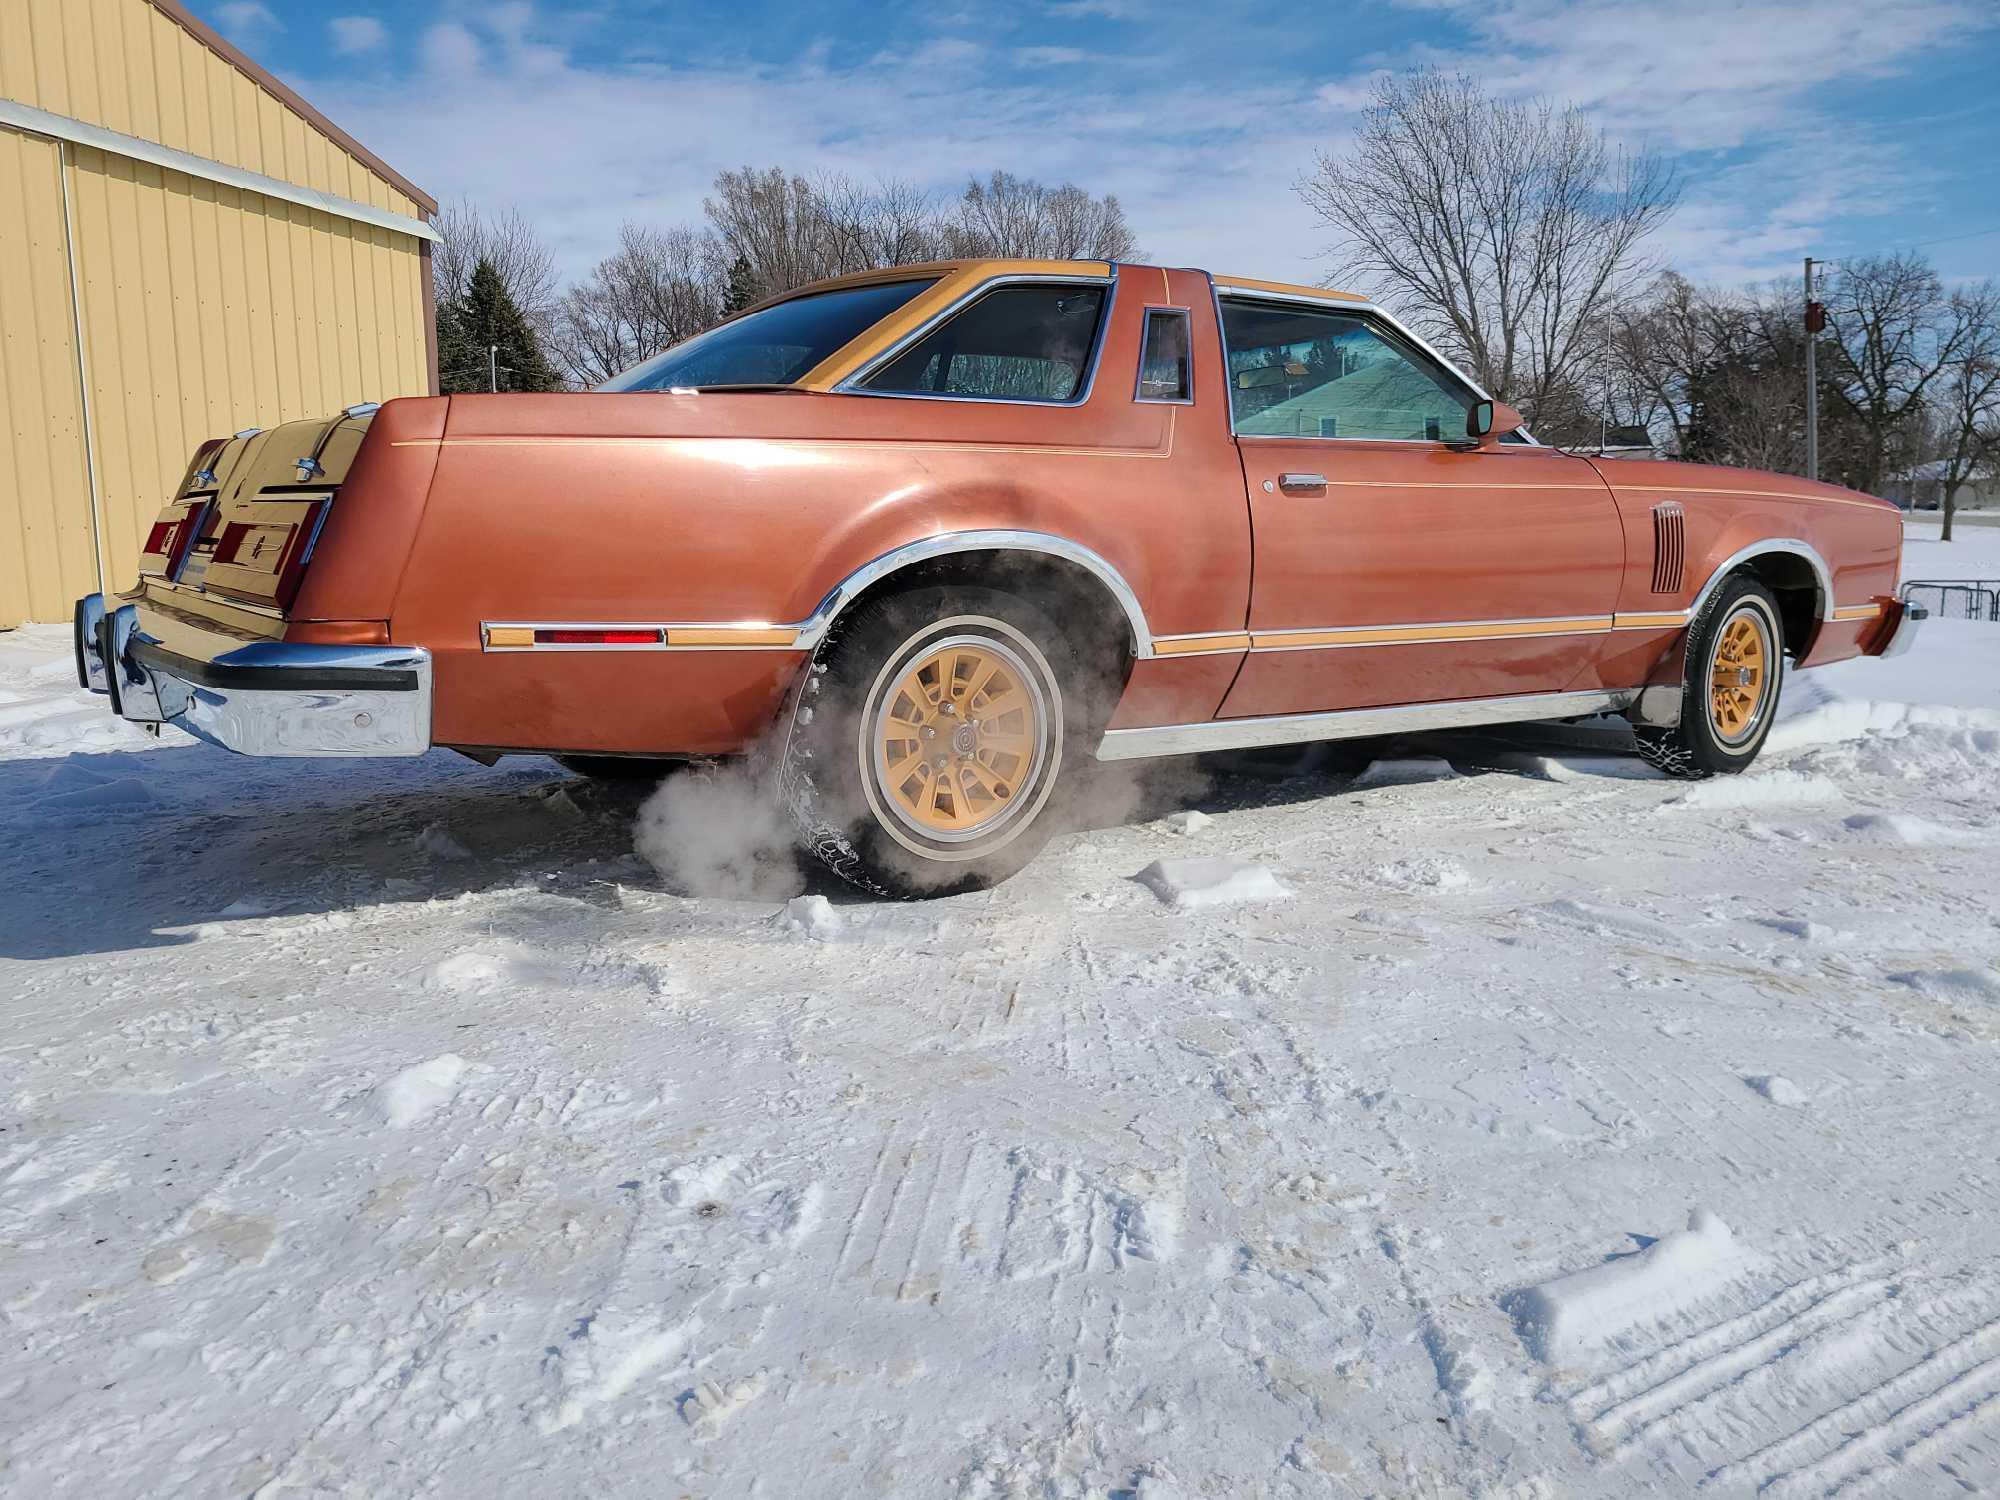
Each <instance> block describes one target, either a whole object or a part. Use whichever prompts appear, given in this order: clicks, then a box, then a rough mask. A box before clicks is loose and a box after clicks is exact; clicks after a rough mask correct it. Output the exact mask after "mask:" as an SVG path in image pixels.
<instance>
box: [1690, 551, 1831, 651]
mask: <svg viewBox="0 0 2000 1500" xmlns="http://www.w3.org/2000/svg"><path fill="white" fill-rule="evenodd" d="M1777 553H1783V554H1786V555H1789V556H1793V557H1803V558H1804V559H1805V560H1806V561H1807V562H1809V563H1811V564H1812V570H1813V578H1814V581H1815V582H1816V583H1817V584H1818V586H1819V600H1818V602H1817V604H1816V606H1815V608H1814V610H1813V614H1814V617H1815V618H1817V619H1818V620H1819V621H1820V622H1821V623H1822V624H1824V623H1825V622H1826V621H1828V620H1830V619H1832V618H1833V610H1834V603H1833V570H1832V569H1831V568H1829V567H1827V565H1826V559H1825V558H1823V557H1821V556H1820V555H1819V553H1818V551H1816V550H1815V549H1814V547H1813V545H1812V544H1811V543H1810V542H1805V541H1801V540H1800V539H1799V538H1797V537H1795V536H1777V537H1766V538H1764V540H1762V541H1760V542H1752V543H1751V544H1750V545H1749V546H1747V547H1743V548H1740V549H1738V550H1737V551H1735V552H1732V553H1730V554H1729V556H1728V557H1726V558H1724V559H1723V560H1722V562H1721V563H1720V564H1719V565H1717V567H1716V568H1715V569H1714V571H1713V572H1711V573H1710V574H1709V575H1708V582H1706V583H1704V584H1703V585H1702V586H1701V591H1700V592H1699V593H1697V594H1696V595H1695V596H1694V602H1693V603H1692V604H1690V605H1689V606H1688V618H1689V619H1690V620H1692V619H1694V618H1695V617H1696V616H1698V615H1699V614H1700V613H1701V611H1702V607H1703V606H1704V605H1706V604H1707V603H1708V601H1709V600H1710V599H1712V598H1714V597H1715V591H1716V590H1717V589H1719V588H1721V587H1722V582H1723V580H1724V579H1725V578H1727V577H1728V576H1729V574H1730V573H1731V571H1733V570H1734V569H1735V568H1737V567H1739V566H1740V565H1742V564H1743V563H1746V562H1750V561H1752V560H1753V559H1755V558H1759V557H1765V556H1770V555H1772V554H1777ZM1801 644H1803V643H1801Z"/></svg>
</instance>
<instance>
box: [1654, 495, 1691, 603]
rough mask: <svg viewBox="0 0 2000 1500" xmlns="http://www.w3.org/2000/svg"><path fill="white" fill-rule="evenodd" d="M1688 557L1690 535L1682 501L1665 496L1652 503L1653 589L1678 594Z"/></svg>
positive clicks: (1658, 592) (1657, 591) (1658, 591)
mask: <svg viewBox="0 0 2000 1500" xmlns="http://www.w3.org/2000/svg"><path fill="white" fill-rule="evenodd" d="M1686 561H1687V535H1686V532H1685V530H1684V529H1683V520H1682V513H1681V507H1680V502H1679V501H1678V500H1663V501H1661V502H1660V503H1659V504H1658V505H1656V506H1654V507H1653V592H1654V593H1656V594H1678V593H1679V592H1680V591H1681V568H1682V566H1683V564H1685V563H1686Z"/></svg>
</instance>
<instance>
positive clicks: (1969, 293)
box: [1936, 281, 2000, 542]
mask: <svg viewBox="0 0 2000 1500" xmlns="http://www.w3.org/2000/svg"><path fill="white" fill-rule="evenodd" d="M1951 301H1952V313H1951V319H1952V322H1953V323H1954V325H1955V326H1956V327H1957V328H1958V329H1959V330H1960V332H1961V334H1962V339H1961V342H1960V344H1959V349H1958V353H1957V357H1956V358H1955V359H1954V360H1953V362H1952V364H1951V367H1950V369H1949V370H1948V371H1947V373H1946V375H1945V380H1944V385H1943V388H1942V390H1941V391H1940V393H1939V396H1938V400H1937V403H1936V406H1937V417H1938V423H1937V425H1938V428H1939V432H1938V438H1939V444H1938V446H1939V447H1940V448H1941V449H1942V450H1943V458H1942V460H1941V463H1942V467H1941V470H1940V473H1939V476H1938V477H1939V490H1940V494H1939V502H1938V503H1939V505H1940V507H1941V508H1942V511H1943V516H1944V529H1943V533H1942V536H1943V539H1944V540H1945V541H1947V542H1948V541H1950V540H1951V522H1952V517H1953V516H1954V515H1955V514H1956V513H1957V510H1958V491H1959V489H1960V487H1961V486H1963V485H1964V484H1965V483H1966V481H1967V480H1969V479H1971V478H1972V477H1973V475H1974V474H1976V473H1978V472H1979V471H1981V470H1983V469H1990V468H1991V467H1992V466H1993V465H1994V463H1995V461H1996V460H2000V285H1996V284H1995V283H1993V282H1991V281H1984V282H1981V283H1980V284H1979V285H1977V286H1974V287H1970V288H1967V289H1966V290H1964V291H1961V292H1958V293H1956V294H1954V295H1953V297H1952V299H1951Z"/></svg>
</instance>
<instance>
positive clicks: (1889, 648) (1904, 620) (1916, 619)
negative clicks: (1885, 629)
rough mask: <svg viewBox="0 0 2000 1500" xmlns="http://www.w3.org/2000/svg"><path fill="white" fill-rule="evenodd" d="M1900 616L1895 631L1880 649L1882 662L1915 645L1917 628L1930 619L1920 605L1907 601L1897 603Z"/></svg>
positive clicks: (1929, 614)
mask: <svg viewBox="0 0 2000 1500" xmlns="http://www.w3.org/2000/svg"><path fill="white" fill-rule="evenodd" d="M1897 604H1898V606H1899V608H1900V609H1901V611H1902V612H1901V614H1900V615H1898V616H1897V619H1896V625H1895V629H1894V630H1893V631H1891V632H1890V635H1889V642H1888V644H1887V645H1885V646H1884V647H1883V648H1882V660H1884V661H1887V660H1889V658H1890V657H1892V656H1901V655H1902V654H1903V653H1904V652H1905V651H1907V650H1909V649H1910V647H1911V646H1913V645H1915V644H1916V640H1917V627H1918V626H1920V625H1922V624H1923V623H1924V621H1926V620H1928V619H1929V618H1930V617H1931V612H1930V611H1929V610H1928V609H1926V608H1924V606H1923V605H1921V604H1912V603H1910V602H1909V600H1907V599H1900V600H1898V601H1897Z"/></svg>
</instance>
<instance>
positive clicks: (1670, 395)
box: [1601, 271, 1744, 453]
mask: <svg viewBox="0 0 2000 1500" xmlns="http://www.w3.org/2000/svg"><path fill="white" fill-rule="evenodd" d="M1743 324H1744V312H1743V309H1742V307H1741V306H1740V305H1739V303H1738V302H1736V301H1735V300H1732V299H1730V298H1726V297H1723V296H1721V295H1719V294H1717V293H1714V292H1706V291H1703V290H1702V289H1701V288H1699V287H1697V286H1696V285H1695V284H1694V283H1693V282H1691V281H1689V280H1688V279H1687V278H1686V277H1685V276H1682V275H1681V274H1680V273H1679V272H1678V271H1663V272H1661V273H1660V275H1659V277H1658V279H1657V280H1655V281H1654V282H1653V284H1652V285H1651V286H1650V287H1648V288H1647V290H1646V292H1645V294H1644V295H1643V296H1642V297H1635V298H1632V299H1630V300H1628V301H1626V302H1623V303H1620V304H1619V305H1618V306H1616V307H1613V308H1612V309H1611V310H1610V312H1609V313H1608V314H1607V315H1606V317H1605V319H1604V328H1603V341H1602V348H1601V359H1602V363H1603V367H1604V370H1605V372H1606V374H1605V378H1606V383H1607V385H1608V386H1609V387H1610V389H1611V390H1612V392H1613V395H1612V401H1611V404H1612V406H1613V407H1614V409H1615V410H1616V411H1617V412H1618V414H1619V415H1620V416H1622V417H1625V418H1626V419H1628V420H1629V421H1631V422H1632V424H1633V425H1635V426H1643V427H1646V428H1649V429H1651V430H1652V431H1653V432H1654V433H1655V435H1656V436H1664V437H1665V439H1666V442H1667V446H1668V448H1669V450H1670V451H1672V452H1674V453H1679V452H1681V451H1682V450H1683V449H1684V448H1685V447H1686V445H1687V430H1688V420H1689V416H1690V411H1691V406H1692V403H1693V400H1694V391H1695V387H1696V384H1697V382H1698V381H1699V380H1700V378H1701V375H1702V372H1703V371H1705V370H1707V369H1709V368H1710V367H1711V366H1713V365H1714V364H1715V363H1716V361H1717V360H1718V359H1719V358H1720V357H1722V356H1723V355H1725V354H1726V353H1727V352H1728V351H1729V350H1730V349H1731V348H1733V347H1737V346H1738V345H1740V344H1741V342H1742V339H1743V333H1744V328H1743Z"/></svg>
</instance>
